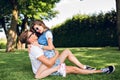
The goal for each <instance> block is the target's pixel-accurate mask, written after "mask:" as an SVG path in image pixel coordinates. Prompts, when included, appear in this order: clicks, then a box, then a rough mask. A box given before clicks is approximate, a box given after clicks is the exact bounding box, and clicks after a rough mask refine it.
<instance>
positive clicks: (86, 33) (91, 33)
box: [52, 10, 118, 47]
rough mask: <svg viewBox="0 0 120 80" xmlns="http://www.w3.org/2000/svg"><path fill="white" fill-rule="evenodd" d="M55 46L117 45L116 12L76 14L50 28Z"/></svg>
mask: <svg viewBox="0 0 120 80" xmlns="http://www.w3.org/2000/svg"><path fill="white" fill-rule="evenodd" d="M52 31H53V36H54V44H55V46H56V47H81V46H82V47H83V46H84V47H89V46H93V47H98V46H118V42H117V33H116V32H117V30H116V12H115V11H114V10H112V11H110V12H107V13H105V14H103V13H102V12H101V13H99V14H98V15H97V14H93V15H81V14H77V15H75V16H73V18H72V19H68V20H66V21H65V22H64V23H62V24H60V25H57V26H55V27H54V28H52Z"/></svg>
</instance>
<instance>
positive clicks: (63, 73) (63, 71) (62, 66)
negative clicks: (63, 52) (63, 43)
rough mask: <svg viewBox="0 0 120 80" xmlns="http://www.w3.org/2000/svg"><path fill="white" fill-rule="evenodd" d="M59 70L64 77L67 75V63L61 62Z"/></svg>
mask: <svg viewBox="0 0 120 80" xmlns="http://www.w3.org/2000/svg"><path fill="white" fill-rule="evenodd" d="M58 72H59V73H60V75H62V76H63V77H66V65H65V63H61V64H60V68H59V69H58Z"/></svg>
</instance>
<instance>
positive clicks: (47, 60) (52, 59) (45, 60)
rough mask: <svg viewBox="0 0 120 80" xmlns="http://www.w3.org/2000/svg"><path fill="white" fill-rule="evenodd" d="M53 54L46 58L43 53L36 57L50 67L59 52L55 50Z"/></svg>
mask: <svg viewBox="0 0 120 80" xmlns="http://www.w3.org/2000/svg"><path fill="white" fill-rule="evenodd" d="M55 53H56V54H55V56H54V57H53V58H50V59H48V58H46V57H45V56H44V55H42V56H40V57H38V58H37V59H38V60H39V61H41V62H42V63H43V64H45V65H46V66H47V67H52V66H53V65H54V64H55V61H56V59H57V58H58V56H59V52H58V51H55Z"/></svg>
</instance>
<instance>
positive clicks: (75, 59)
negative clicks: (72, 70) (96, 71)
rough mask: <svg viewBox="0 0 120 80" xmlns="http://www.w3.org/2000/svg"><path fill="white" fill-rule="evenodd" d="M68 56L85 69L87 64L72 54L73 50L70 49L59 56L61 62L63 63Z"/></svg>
mask: <svg viewBox="0 0 120 80" xmlns="http://www.w3.org/2000/svg"><path fill="white" fill-rule="evenodd" d="M66 58H68V60H70V61H71V62H73V63H74V64H76V65H77V66H78V67H80V68H81V69H85V65H83V64H82V63H80V61H79V60H78V59H77V58H76V57H75V56H74V55H73V54H72V52H71V51H70V50H69V49H65V50H64V51H63V52H62V53H61V54H60V56H59V59H60V61H61V63H63V62H64V61H65V59H66Z"/></svg>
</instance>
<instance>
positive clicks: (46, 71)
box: [35, 64, 59, 79]
mask: <svg viewBox="0 0 120 80" xmlns="http://www.w3.org/2000/svg"><path fill="white" fill-rule="evenodd" d="M58 69H59V66H57V67H54V68H48V67H46V66H45V65H44V64H42V65H41V66H40V67H39V69H38V71H37V73H36V75H35V78H37V79H38V78H39V79H41V78H45V77H47V76H49V75H50V74H52V73H53V72H55V71H57V70H58Z"/></svg>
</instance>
